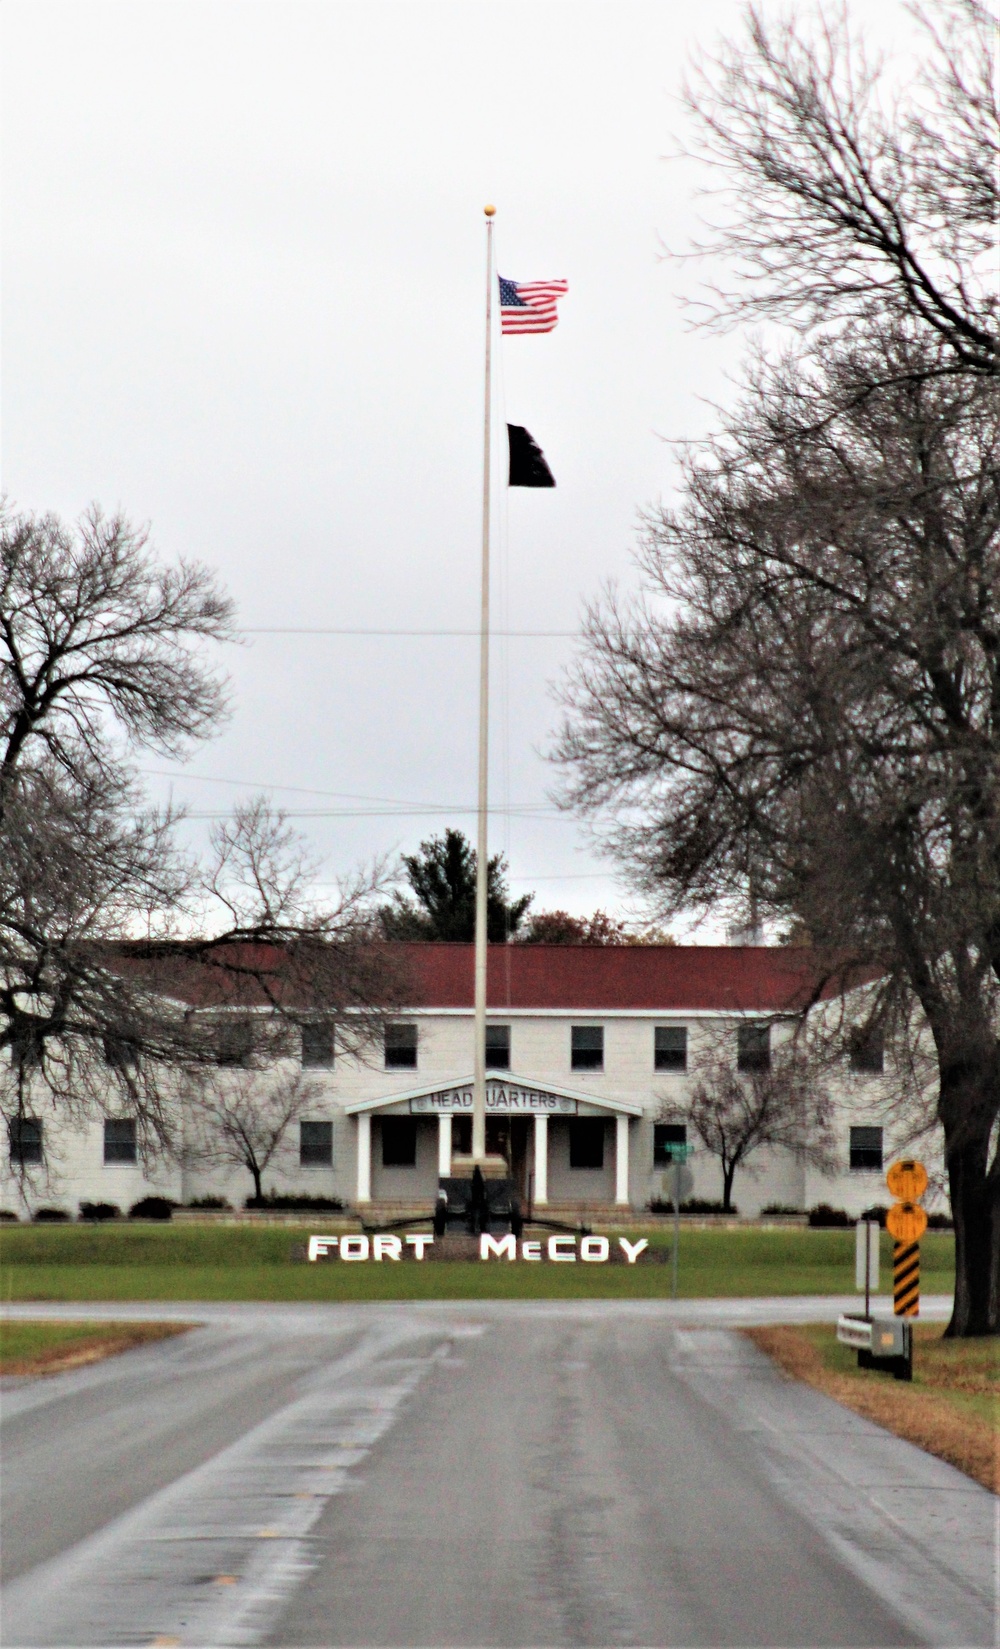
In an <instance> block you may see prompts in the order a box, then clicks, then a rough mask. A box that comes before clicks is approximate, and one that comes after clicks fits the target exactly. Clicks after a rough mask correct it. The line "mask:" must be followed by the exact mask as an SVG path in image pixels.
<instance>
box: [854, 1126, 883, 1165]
mask: <svg viewBox="0 0 1000 1649" xmlns="http://www.w3.org/2000/svg"><path fill="white" fill-rule="evenodd" d="M851 1167H852V1168H863V1169H871V1168H881V1167H882V1130H881V1128H852V1129H851Z"/></svg>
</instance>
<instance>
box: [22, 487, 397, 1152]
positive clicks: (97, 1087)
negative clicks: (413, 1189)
mask: <svg viewBox="0 0 1000 1649" xmlns="http://www.w3.org/2000/svg"><path fill="white" fill-rule="evenodd" d="M232 635H233V621H232V608H231V604H230V602H229V601H228V599H227V598H226V597H225V596H224V595H223V594H222V593H221V592H220V591H219V589H218V588H217V586H216V583H215V580H214V578H213V577H212V575H211V574H210V573H209V572H208V571H206V570H205V569H204V568H201V567H197V566H191V565H187V564H183V563H182V564H180V565H179V566H177V567H173V568H171V567H165V566H163V565H161V564H160V563H159V561H158V560H157V559H156V557H155V555H154V553H153V552H152V550H151V549H150V547H149V545H148V543H147V540H146V536H145V534H144V533H142V532H140V531H137V530H136V529H135V528H133V527H132V526H131V525H130V524H129V523H128V522H127V521H126V520H124V519H123V518H122V517H113V518H107V517H104V516H102V515H101V514H100V512H98V511H97V510H93V511H91V512H90V513H89V514H88V515H86V516H85V517H84V518H83V520H82V521H81V522H80V523H79V525H78V527H77V528H76V529H75V530H74V529H70V528H67V527H65V526H64V525H63V524H62V523H61V522H59V521H58V520H56V519H55V518H54V517H51V516H46V517H42V518H36V517H32V516H28V515H18V514H16V513H14V512H13V511H11V510H9V509H4V510H3V511H2V512H0V1060H2V1061H3V1066H2V1067H0V1108H2V1110H3V1112H4V1114H5V1116H6V1118H7V1119H8V1120H14V1119H21V1120H23V1119H24V1118H25V1117H26V1115H27V1108H28V1107H29V1105H30V1103H31V1100H30V1095H31V1094H32V1093H37V1092H39V1091H42V1092H43V1093H45V1094H47V1095H48V1096H49V1097H50V1098H51V1099H53V1100H54V1101H56V1102H57V1104H58V1107H59V1114H60V1115H62V1116H63V1117H65V1118H66V1119H68V1120H70V1121H76V1122H79V1121H81V1120H83V1119H84V1118H86V1117H89V1116H92V1115H95V1114H97V1115H100V1114H102V1113H105V1114H107V1113H108V1112H110V1113H112V1114H115V1113H118V1114H120V1113H121V1112H123V1111H124V1112H125V1113H126V1114H128V1115H131V1116H133V1117H134V1118H135V1119H136V1121H137V1123H138V1125H139V1143H140V1149H141V1150H142V1151H143V1152H144V1153H146V1154H155V1153H156V1152H157V1151H158V1150H160V1149H162V1148H163V1147H165V1146H167V1145H168V1144H169V1143H170V1139H171V1135H172V1129H173V1123H172V1116H173V1110H172V1106H171V1103H170V1092H171V1086H172V1083H173V1074H172V1073H175V1072H176V1071H177V1070H178V1069H191V1068H207V1067H210V1066H211V1065H212V1064H213V1063H214V1062H215V1060H216V1057H217V1050H216V1045H215V1037H214V1033H213V1029H212V1026H211V1025H210V1024H209V1023H207V1022H206V1021H205V1019H204V1016H202V1015H199V1014H198V1013H196V1012H192V1011H191V1008H192V1007H193V1006H196V1005H197V1003H198V1002H199V1001H200V1000H202V999H204V1000H205V1002H206V1003H211V1002H225V1001H227V1000H231V999H232V1000H238V999H239V997H240V993H241V992H242V993H243V994H244V995H246V994H247V993H248V992H251V991H256V993H257V996H256V999H255V1000H256V1001H257V1002H258V1004H263V1005H266V1006H270V1007H271V1008H272V1009H273V1013H272V1014H271V1015H270V1016H267V1015H258V1016H256V1018H255V1020H254V1025H255V1034H257V1035H259V1036H260V1037H263V1038H264V1039H265V1040H266V1041H267V1043H268V1046H269V1047H273V1046H275V1045H276V1044H277V1042H279V1041H280V1040H281V1038H282V1037H284V1044H285V1046H286V1047H287V1045H288V1042H289V1039H290V1038H291V1037H292V1036H293V1035H294V1033H295V1030H296V1028H297V1026H298V1024H299V1023H301V1021H302V1018H303V1017H304V1016H308V1015H310V1014H311V1013H313V1012H315V1011H316V1008H317V1005H320V1006H321V1007H322V1009H323V1011H324V1012H325V1013H328V1014H331V1015H335V1014H338V1013H342V1014H343V1018H344V1029H343V1036H342V1041H343V1042H344V1043H345V1045H348V1046H351V1047H354V1048H356V1049H357V1050H359V1051H360V1050H363V1049H364V1048H365V1047H366V1046H367V1045H368V1043H369V1042H370V1041H371V1039H372V1037H373V1036H376V1035H377V1033H378V1027H379V1026H380V1024H381V1019H380V1005H381V1004H383V1003H385V1001H386V1000H387V998H389V997H392V996H393V994H394V993H393V981H392V979H391V971H390V967H389V963H388V959H387V957H386V955H385V947H379V946H377V945H373V944H372V943H371V937H372V920H371V918H370V916H369V915H368V910H367V901H368V900H369V898H370V897H371V896H372V895H373V894H374V893H375V892H377V891H379V890H380V889H381V886H382V881H383V877H382V872H381V869H380V867H378V866H375V867H374V869H373V870H372V871H371V872H370V873H368V874H367V875H360V876H358V877H357V878H355V880H354V881H353V882H351V883H349V884H345V886H344V887H343V888H342V890H341V894H340V897H339V898H338V899H336V900H334V901H333V902H328V903H326V904H320V903H319V902H318V901H317V900H316V899H315V898H314V897H313V896H312V893H311V888H310V871H311V866H310V864H309V862H308V859H307V857H306V855H305V854H304V851H303V848H302V844H301V843H300V842H299V841H298V839H297V838H296V837H295V836H294V833H292V832H291V831H290V830H289V829H288V827H287V825H286V823H285V822H284V821H283V820H282V818H281V817H280V815H275V814H273V813H272V812H271V811H270V809H269V808H268V806H267V805H266V804H265V803H264V802H261V801H257V802H251V803H247V804H245V805H241V806H239V807H238V808H237V809H236V811H235V813H234V815H233V817H232V819H231V820H230V821H228V822H227V823H226V824H224V825H221V826H220V827H219V828H218V829H217V831H216V833H215V836H214V839H213V841H212V844H211V847H210V851H209V853H208V855H207V857H206V859H205V860H204V861H202V862H199V861H197V860H196V859H194V858H193V857H192V856H191V855H189V854H186V853H184V852H183V851H182V850H181V849H180V847H179V845H178V841H177V835H176V825H177V824H178V822H179V818H180V815H179V814H177V813H175V812H172V811H170V810H165V811H164V810H157V809H154V808H151V807H149V806H148V804H147V803H146V801H145V800H144V797H143V793H142V789H141V785H140V783H139V779H138V775H137V773H136V769H135V756H136V754H137V752H138V751H140V750H143V749H153V750H157V751H161V752H164V753H166V754H169V755H171V756H175V757H176V756H178V755H181V754H183V753H184V752H185V751H186V750H187V749H188V748H190V746H191V744H192V743H193V742H197V741H199V740H202V739H205V738H207V737H209V736H210V735H211V733H212V732H213V731H214V730H215V729H216V728H217V727H218V725H219V722H220V719H221V718H222V717H223V715H224V714H225V710H226V693H225V684H224V682H223V680H222V678H221V677H220V675H219V674H218V672H217V671H216V670H215V669H214V667H213V666H212V665H211V663H210V661H209V659H208V658H207V656H206V654H205V651H204V649H205V645H206V644H207V643H217V642H222V641H225V640H227V639H229V638H231V637H232ZM193 970H200V973H201V976H202V983H201V985H200V986H199V989H198V990H196V991H194V992H193V993H192V991H191V990H190V989H188V988H186V987H187V986H189V985H190V982H191V978H192V972H193ZM12 1166H13V1167H15V1168H17V1167H18V1163H17V1161H16V1153H15V1160H14V1161H13V1162H12ZM22 1166H23V1165H22Z"/></svg>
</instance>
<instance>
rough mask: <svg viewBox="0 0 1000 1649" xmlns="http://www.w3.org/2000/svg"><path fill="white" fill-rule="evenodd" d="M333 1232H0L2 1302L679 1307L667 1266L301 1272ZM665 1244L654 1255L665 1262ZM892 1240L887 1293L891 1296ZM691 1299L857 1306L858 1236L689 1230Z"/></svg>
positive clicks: (940, 1277) (928, 1268) (941, 1238)
mask: <svg viewBox="0 0 1000 1649" xmlns="http://www.w3.org/2000/svg"><path fill="white" fill-rule="evenodd" d="M323 1228H324V1227H323V1223H322V1222H321V1221H316V1222H315V1223H313V1224H311V1225H306V1226H302V1227H301V1228H295V1227H290V1226H252V1225H244V1226H217V1225H206V1226H194V1225H187V1224H185V1225H183V1226H174V1225H169V1224H164V1225H141V1224H135V1225H131V1224H125V1223H123V1224H121V1225H117V1224H116V1225H103V1226H87V1225H70V1226H23V1227H21V1228H17V1227H13V1228H7V1229H4V1230H3V1231H2V1232H0V1299H3V1300H421V1299H580V1298H591V1299H609V1298H612V1299H613V1298H622V1299H650V1298H662V1297H663V1296H666V1295H669V1293H670V1283H671V1268H670V1266H669V1264H667V1265H656V1264H643V1263H642V1262H641V1261H640V1263H639V1264H637V1265H635V1266H628V1265H584V1264H580V1263H578V1264H576V1265H550V1264H547V1263H546V1264H541V1265H533V1264H530V1263H527V1264H525V1263H522V1262H518V1263H517V1264H515V1265H512V1264H510V1263H509V1262H508V1261H505V1260H490V1261H488V1262H485V1263H483V1262H477V1261H474V1262H471V1263H460V1262H456V1263H451V1264H445V1263H439V1262H435V1261H425V1262H424V1263H423V1264H420V1263H417V1262H414V1261H407V1262H404V1263H402V1264H393V1263H392V1262H391V1261H385V1262H383V1263H382V1264H380V1265H377V1264H374V1263H368V1264H353V1265H352V1264H344V1263H343V1262H340V1261H331V1262H328V1263H320V1264H316V1265H308V1264H306V1263H304V1262H302V1261H293V1260H292V1259H291V1249H292V1246H293V1244H295V1243H302V1242H303V1241H304V1239H305V1237H306V1236H307V1235H308V1234H309V1232H310V1231H322V1230H323ZM670 1241H671V1237H670V1234H669V1232H657V1233H656V1234H655V1235H654V1236H653V1237H652V1238H651V1239H650V1242H651V1246H655V1247H656V1248H657V1249H659V1250H661V1251H663V1250H669V1247H670ZM891 1248H892V1245H891V1239H889V1238H886V1237H884V1236H883V1247H882V1279H883V1289H885V1290H888V1288H889V1287H890V1286H891ZM921 1252H922V1260H923V1275H922V1288H923V1291H924V1292H925V1293H928V1294H946V1293H950V1292H951V1289H952V1287H953V1281H954V1239H953V1237H952V1235H951V1233H950V1232H934V1233H931V1234H930V1235H928V1236H927V1237H925V1239H924V1241H923V1243H922V1245H921ZM679 1271H680V1287H679V1293H680V1295H681V1297H682V1298H685V1299H695V1298H706V1297H713V1296H715V1297H738V1296H755V1295H769V1294H774V1295H781V1294H785V1295H789V1294H847V1293H851V1292H852V1290H853V1284H854V1232H853V1230H846V1231H844V1230H841V1231H837V1230H834V1231H812V1230H803V1229H802V1228H795V1229H787V1230H770V1231H767V1230H754V1229H737V1230H728V1231H701V1230H686V1229H682V1231H681V1244H680V1267H679Z"/></svg>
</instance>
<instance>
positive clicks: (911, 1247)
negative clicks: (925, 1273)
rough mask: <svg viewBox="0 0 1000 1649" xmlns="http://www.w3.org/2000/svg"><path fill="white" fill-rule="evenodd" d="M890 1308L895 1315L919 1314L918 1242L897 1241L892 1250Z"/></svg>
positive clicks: (913, 1315) (911, 1315)
mask: <svg viewBox="0 0 1000 1649" xmlns="http://www.w3.org/2000/svg"><path fill="white" fill-rule="evenodd" d="M892 1309H893V1311H894V1312H895V1314H896V1316H897V1317H919V1315H920V1244H919V1243H918V1242H897V1243H896V1244H894V1246H893V1252H892Z"/></svg>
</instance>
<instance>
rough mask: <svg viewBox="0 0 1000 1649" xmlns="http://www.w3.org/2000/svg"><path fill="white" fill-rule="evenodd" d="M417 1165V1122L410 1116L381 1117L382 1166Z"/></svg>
mask: <svg viewBox="0 0 1000 1649" xmlns="http://www.w3.org/2000/svg"><path fill="white" fill-rule="evenodd" d="M416 1166H417V1124H416V1119H415V1118H411V1117H383V1118H382V1167H383V1168H415V1167H416Z"/></svg>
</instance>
